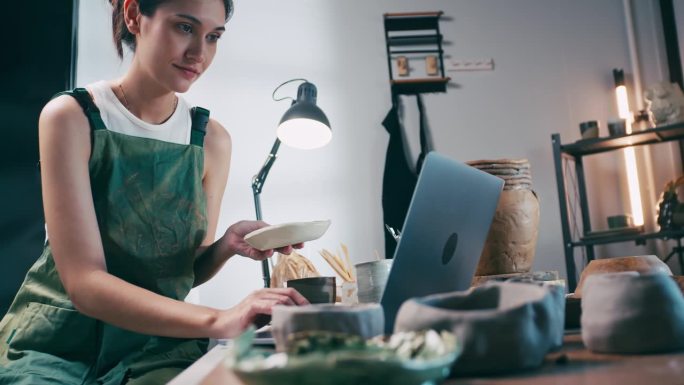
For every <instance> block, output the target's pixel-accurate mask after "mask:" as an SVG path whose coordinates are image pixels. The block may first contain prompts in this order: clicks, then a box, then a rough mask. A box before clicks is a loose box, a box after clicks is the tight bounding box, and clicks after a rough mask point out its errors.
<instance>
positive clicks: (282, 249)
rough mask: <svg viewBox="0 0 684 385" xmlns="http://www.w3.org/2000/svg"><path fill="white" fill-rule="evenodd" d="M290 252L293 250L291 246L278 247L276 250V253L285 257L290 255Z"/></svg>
mask: <svg viewBox="0 0 684 385" xmlns="http://www.w3.org/2000/svg"><path fill="white" fill-rule="evenodd" d="M292 250H293V249H292V246H285V247H280V248H278V249H276V251H277V252H279V253H281V254H285V255H290V254H292Z"/></svg>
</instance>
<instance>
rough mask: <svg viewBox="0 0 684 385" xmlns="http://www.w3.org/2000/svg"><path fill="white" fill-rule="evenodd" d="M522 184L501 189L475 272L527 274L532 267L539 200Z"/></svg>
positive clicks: (537, 225) (537, 228)
mask: <svg viewBox="0 0 684 385" xmlns="http://www.w3.org/2000/svg"><path fill="white" fill-rule="evenodd" d="M506 183H507V184H509V182H508V181H507V182H506ZM526 187H527V188H519V189H506V190H504V191H503V192H501V197H500V198H499V205H498V206H497V207H496V214H494V220H493V221H492V226H491V227H490V228H489V234H488V235H487V241H486V242H485V246H484V249H483V250H482V255H481V256H480V262H479V263H478V265H477V272H476V273H475V275H495V274H509V273H527V272H529V271H530V269H531V268H532V263H533V262H534V252H535V249H536V247H537V235H538V233H539V201H538V200H537V196H536V195H535V194H534V192H532V190H530V189H529V185H526Z"/></svg>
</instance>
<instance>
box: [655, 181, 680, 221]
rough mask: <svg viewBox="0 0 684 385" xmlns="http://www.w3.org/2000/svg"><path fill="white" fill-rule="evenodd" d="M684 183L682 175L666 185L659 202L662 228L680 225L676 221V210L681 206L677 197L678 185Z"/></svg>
mask: <svg viewBox="0 0 684 385" xmlns="http://www.w3.org/2000/svg"><path fill="white" fill-rule="evenodd" d="M683 184H684V176H680V177H679V178H677V179H676V180H671V181H669V182H667V184H666V185H665V190H664V191H663V197H662V199H661V201H660V203H659V204H658V226H660V230H661V231H662V230H675V229H677V228H678V227H679V225H678V224H677V223H675V220H674V219H675V211H676V210H677V206H679V199H678V198H677V187H679V186H681V185H683Z"/></svg>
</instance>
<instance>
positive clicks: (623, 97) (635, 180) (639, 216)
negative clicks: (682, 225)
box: [613, 70, 644, 226]
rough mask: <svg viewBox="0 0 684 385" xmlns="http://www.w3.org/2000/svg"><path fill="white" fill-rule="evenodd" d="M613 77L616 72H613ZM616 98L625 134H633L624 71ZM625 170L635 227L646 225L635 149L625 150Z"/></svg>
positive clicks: (619, 76)
mask: <svg viewBox="0 0 684 385" xmlns="http://www.w3.org/2000/svg"><path fill="white" fill-rule="evenodd" d="M613 75H614V76H615V75H616V72H615V71H613ZM615 98H616V100H617V108H618V116H619V117H620V119H624V120H625V132H626V133H627V134H631V133H632V123H633V121H634V118H633V116H632V112H631V111H630V110H629V99H628V98H627V87H625V85H624V76H623V74H622V70H620V71H619V74H617V76H616V86H615ZM624 153H625V170H627V188H628V191H629V203H630V209H631V210H632V218H633V219H634V225H636V226H641V225H643V224H644V209H643V207H642V205H641V189H640V186H639V170H638V169H637V162H636V152H635V151H634V147H627V148H625V151H624Z"/></svg>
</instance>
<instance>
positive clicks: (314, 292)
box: [286, 277, 337, 304]
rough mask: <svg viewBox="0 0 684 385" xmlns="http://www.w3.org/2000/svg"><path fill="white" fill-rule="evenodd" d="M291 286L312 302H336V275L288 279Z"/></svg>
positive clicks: (288, 285) (288, 284)
mask: <svg viewBox="0 0 684 385" xmlns="http://www.w3.org/2000/svg"><path fill="white" fill-rule="evenodd" d="M286 284H287V287H291V288H293V289H295V290H297V291H298V292H299V294H301V295H303V296H304V298H306V299H307V300H309V302H310V303H312V304H315V303H335V297H336V295H337V293H336V292H335V290H336V286H335V277H309V278H299V279H291V280H289V281H287V283H286Z"/></svg>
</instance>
